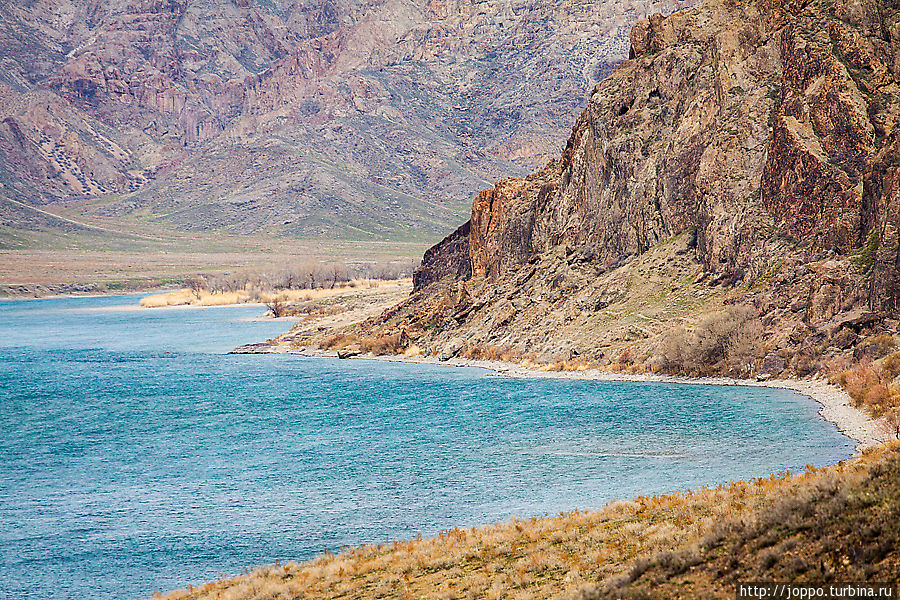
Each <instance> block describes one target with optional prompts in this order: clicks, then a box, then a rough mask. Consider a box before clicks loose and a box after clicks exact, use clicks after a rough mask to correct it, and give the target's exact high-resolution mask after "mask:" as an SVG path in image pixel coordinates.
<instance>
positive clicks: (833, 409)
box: [236, 344, 893, 454]
mask: <svg viewBox="0 0 900 600" xmlns="http://www.w3.org/2000/svg"><path fill="white" fill-rule="evenodd" d="M236 351H237V352H241V353H278V354H299V355H302V356H319V357H337V352H334V351H326V350H318V349H312V348H299V349H290V348H287V347H286V346H270V345H266V344H251V345H248V346H242V347H241V348H238V349H236ZM353 358H355V359H363V360H381V361H387V362H406V363H417V364H434V365H445V366H454V367H477V368H481V369H488V370H491V371H493V374H494V375H496V376H498V377H522V378H546V379H577V380H590V381H632V382H658V383H680V384H688V385H729V386H746V387H767V388H777V389H786V390H793V391H795V392H797V393H799V394H803V395H804V396H807V397H809V398H812V399H813V400H815V401H816V402H817V403H818V404H819V405H820V407H821V408H819V414H820V415H821V416H822V418H823V419H825V420H826V421H828V422H830V423H834V424H835V426H837V428H838V430H839V431H840V432H841V433H843V434H844V435H846V436H847V437H849V438H850V439H852V440H854V441H855V442H856V452H857V454H858V453H860V452H862V451H863V450H865V449H866V448H871V447H873V446H877V445H879V444H883V443H885V442H888V441H890V440H892V439H893V438H892V437H891V436H890V434H889V433H888V428H887V427H886V425H885V424H884V423H883V422H882V421H880V420H879V419H875V418H873V417H872V416H870V415H868V414H867V413H865V412H864V411H862V410H860V409H858V408H856V407H854V406H853V405H852V403H851V399H850V396H849V395H848V394H847V392H845V391H844V390H842V389H840V388H839V387H837V386H835V385H831V384H830V383H828V382H827V381H823V380H817V379H770V380H767V381H755V380H751V379H732V378H730V377H702V378H697V377H678V376H673V375H655V374H652V373H646V374H630V373H616V372H613V371H603V370H600V369H588V370H585V371H550V370H545V369H541V368H529V367H524V366H522V365H519V364H517V363H508V362H502V361H491V360H470V359H461V358H455V359H450V360H448V361H440V360H438V359H437V358H436V357H433V356H428V357H425V356H405V355H388V356H374V355H371V354H367V355H360V356H354V357H353Z"/></svg>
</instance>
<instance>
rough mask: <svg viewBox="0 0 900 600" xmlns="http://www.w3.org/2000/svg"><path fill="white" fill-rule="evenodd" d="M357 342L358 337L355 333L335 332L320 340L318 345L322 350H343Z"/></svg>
mask: <svg viewBox="0 0 900 600" xmlns="http://www.w3.org/2000/svg"><path fill="white" fill-rule="evenodd" d="M358 342H359V337H358V336H357V335H356V334H355V333H337V334H335V335H331V336H329V337H327V338H325V339H324V340H322V343H321V344H320V345H319V347H321V348H322V349H323V350H343V349H344V348H346V347H347V346H352V345H353V344H356V343H358Z"/></svg>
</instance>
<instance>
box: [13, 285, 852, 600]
mask: <svg viewBox="0 0 900 600" xmlns="http://www.w3.org/2000/svg"><path fill="white" fill-rule="evenodd" d="M136 303H137V298H135V297H127V296H126V297H105V298H81V299H54V300H39V301H28V302H0V598H3V599H7V598H8V599H13V598H15V599H21V598H35V599H37V598H40V599H63V598H84V597H90V598H93V599H107V598H123V599H124V598H132V597H146V596H149V595H151V594H152V593H153V592H154V591H156V590H159V591H165V590H168V589H172V588H176V587H182V586H185V585H187V584H188V583H200V582H202V581H204V580H206V579H213V578H216V577H218V576H220V575H222V574H234V573H237V572H239V571H240V570H242V569H244V568H247V567H251V566H253V565H258V564H262V563H270V562H274V561H275V560H287V559H306V558H311V557H313V556H315V555H316V554H318V553H319V552H321V551H322V550H323V549H324V548H329V549H332V550H336V549H338V548H339V547H340V546H342V545H353V544H360V543H366V542H378V541H383V540H385V539H396V538H409V537H414V536H416V535H418V534H422V535H431V534H436V533H438V532H439V531H441V530H444V529H449V528H451V527H454V526H456V525H475V524H480V523H488V522H493V521H498V520H504V519H508V518H509V517H510V516H512V515H517V516H520V517H527V516H533V515H541V514H556V513H558V512H560V511H567V510H571V509H575V508H579V509H585V508H596V507H599V506H602V505H603V504H604V503H606V502H607V501H609V500H611V499H615V498H627V497H631V496H634V495H637V494H653V493H659V492H664V491H673V490H681V489H685V488H689V487H698V486H701V485H712V484H715V483H718V482H725V481H729V480H734V479H746V478H748V477H754V476H763V475H767V474H769V473H771V472H773V471H781V470H785V469H791V470H796V469H800V468H802V467H803V466H804V465H806V464H808V463H811V464H815V465H824V464H828V463H833V462H836V461H838V460H842V459H845V458H847V457H849V456H850V455H851V454H852V451H853V444H852V443H851V441H850V440H848V439H847V438H846V437H844V436H843V435H841V434H840V433H839V432H838V431H837V429H836V428H835V427H834V426H833V425H832V424H830V423H826V422H825V421H823V420H822V419H821V417H820V416H819V415H818V414H817V410H818V405H816V404H815V403H814V402H813V401H811V400H810V399H808V398H806V397H804V396H800V395H798V394H796V393H794V392H790V391H784V390H770V389H763V388H744V387H716V386H685V385H674V384H661V383H619V382H587V381H565V380H522V379H506V378H500V377H493V376H490V375H489V373H487V372H485V371H482V370H479V369H473V368H453V367H446V366H434V365H408V364H396V363H384V362H375V361H339V360H332V359H311V358H303V357H296V356H283V355H275V356H248V355H226V354H225V352H227V351H228V350H229V349H231V348H233V347H234V346H237V345H239V344H242V343H247V342H253V341H259V340H262V339H266V338H269V337H273V336H275V335H277V334H278V333H281V332H282V331H284V330H285V329H286V328H287V326H288V324H287V323H284V322H272V321H257V320H253V319H254V317H258V316H259V315H260V314H261V312H262V310H263V309H261V308H259V307H230V308H197V309H164V310H155V311H154V310H140V309H137V308H136Z"/></svg>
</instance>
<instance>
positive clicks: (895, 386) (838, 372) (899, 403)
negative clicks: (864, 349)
mask: <svg viewBox="0 0 900 600" xmlns="http://www.w3.org/2000/svg"><path fill="white" fill-rule="evenodd" d="M869 346H870V347H875V348H876V352H875V353H874V356H876V357H878V356H880V358H876V359H875V360H872V359H871V358H868V357H865V358H863V359H862V360H860V361H859V362H858V363H856V364H854V365H852V366H850V365H840V366H837V367H836V368H834V369H833V372H832V374H831V376H830V377H829V380H830V381H831V383H833V384H836V385H839V386H841V387H842V388H844V390H846V391H847V393H848V394H849V395H850V397H851V398H853V402H854V404H856V406H858V407H861V408H863V409H865V410H867V411H868V412H870V413H872V414H874V415H875V416H883V415H888V414H891V413H893V412H895V411H898V410H900V351H896V352H892V353H890V354H887V353H888V352H890V351H891V349H893V348H894V347H895V342H894V338H893V336H889V335H879V336H875V337H874V338H872V340H871V343H870V344H869ZM841 366H843V367H846V368H843V369H842V368H840V367H841Z"/></svg>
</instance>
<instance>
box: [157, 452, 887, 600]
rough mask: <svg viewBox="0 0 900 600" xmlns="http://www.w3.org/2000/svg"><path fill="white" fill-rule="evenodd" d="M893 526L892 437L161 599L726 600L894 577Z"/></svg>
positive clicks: (269, 569)
mask: <svg viewBox="0 0 900 600" xmlns="http://www.w3.org/2000/svg"><path fill="white" fill-rule="evenodd" d="M897 523H900V444H896V443H895V444H893V445H890V446H885V447H881V448H878V449H875V450H872V451H869V452H866V453H865V454H863V455H862V456H861V457H859V458H857V459H855V460H854V461H850V462H847V463H841V464H838V465H834V466H831V467H827V468H824V469H818V470H817V469H812V468H809V469H807V471H806V472H804V473H802V474H796V475H789V474H779V475H772V476H771V477H769V478H766V479H760V480H753V481H749V482H736V483H732V484H730V485H723V486H719V487H716V488H714V489H706V488H704V489H701V490H697V491H694V492H690V493H684V494H670V495H665V496H657V497H639V498H635V499H634V500H632V501H629V502H614V503H611V504H609V505H608V506H606V507H604V508H603V509H601V510H599V511H596V512H572V513H569V514H562V515H560V516H558V517H554V518H535V519H528V520H513V521H511V522H509V523H503V524H498V525H491V526H486V527H476V528H472V529H454V530H452V531H449V532H445V533H443V534H441V535H440V536H438V537H434V538H428V539H416V540H410V541H403V542H400V541H398V542H393V543H386V544H379V545H376V546H365V547H361V548H353V549H346V550H344V551H342V552H340V553H338V554H330V553H326V554H324V555H322V556H320V557H318V558H317V559H315V560H312V561H310V562H306V563H293V562H292V563H288V564H284V565H274V566H266V567H261V568H258V569H256V570H254V571H253V572H251V573H248V574H244V575H241V576H238V577H234V578H231V579H226V580H223V581H217V582H212V583H208V584H206V585H203V586H199V587H191V588H188V589H185V590H180V591H176V592H172V593H170V594H168V595H166V596H163V598H165V599H166V600H213V599H218V600H264V599H265V600H274V599H299V598H321V599H333V598H335V599H336V598H342V599H353V598H359V599H362V598H398V599H399V598H446V599H450V598H457V599H463V598H497V599H499V598H506V599H532V598H557V597H566V596H570V597H573V598H576V597H577V598H631V597H633V598H643V597H648V598H649V597H652V598H676V597H683V598H696V597H704V598H730V597H733V594H734V589H733V583H734V582H735V581H739V580H748V579H754V578H756V579H780V580H794V581H801V580H802V581H836V580H840V579H841V578H844V579H851V580H852V579H856V580H860V579H873V578H874V579H878V580H896V579H897V577H898V576H900V553H898V550H897V541H898V536H900V532H898V527H897Z"/></svg>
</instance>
